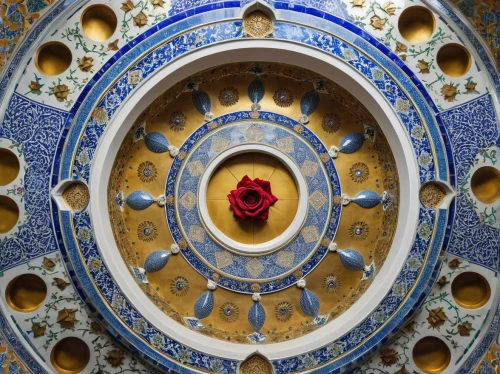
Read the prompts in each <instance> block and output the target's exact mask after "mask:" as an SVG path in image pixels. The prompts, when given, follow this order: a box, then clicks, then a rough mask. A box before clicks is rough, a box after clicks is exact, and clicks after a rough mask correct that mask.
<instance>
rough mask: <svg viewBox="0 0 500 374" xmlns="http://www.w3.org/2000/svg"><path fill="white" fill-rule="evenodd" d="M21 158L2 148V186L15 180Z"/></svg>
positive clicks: (0, 180)
mask: <svg viewBox="0 0 500 374" xmlns="http://www.w3.org/2000/svg"><path fill="white" fill-rule="evenodd" d="M19 169H20V165H19V159H18V158H17V156H16V155H15V154H14V153H13V152H11V151H10V150H8V149H5V148H1V149H0V186H5V185H7V184H9V183H11V182H13V181H14V180H15V179H16V177H17V175H18V174H19Z"/></svg>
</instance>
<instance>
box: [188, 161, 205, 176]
mask: <svg viewBox="0 0 500 374" xmlns="http://www.w3.org/2000/svg"><path fill="white" fill-rule="evenodd" d="M187 168H188V170H189V174H191V176H192V177H197V176H199V175H201V174H203V170H205V168H204V167H203V164H202V163H201V161H200V160H196V161H193V162H190V163H189V164H188V165H187Z"/></svg>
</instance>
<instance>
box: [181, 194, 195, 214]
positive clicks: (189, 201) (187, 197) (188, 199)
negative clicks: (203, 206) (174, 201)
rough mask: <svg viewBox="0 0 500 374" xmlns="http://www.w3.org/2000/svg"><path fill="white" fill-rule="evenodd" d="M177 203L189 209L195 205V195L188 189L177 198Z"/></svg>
mask: <svg viewBox="0 0 500 374" xmlns="http://www.w3.org/2000/svg"><path fill="white" fill-rule="evenodd" d="M179 203H181V204H182V206H183V207H184V208H186V209H187V210H191V209H193V207H194V206H195V205H196V195H195V194H194V193H193V192H192V191H188V192H186V193H185V194H184V196H182V197H181V198H180V199H179Z"/></svg>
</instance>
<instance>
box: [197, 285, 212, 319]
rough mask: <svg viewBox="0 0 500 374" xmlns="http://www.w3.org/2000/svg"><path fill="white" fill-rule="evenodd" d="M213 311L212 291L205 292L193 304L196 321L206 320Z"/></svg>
mask: <svg viewBox="0 0 500 374" xmlns="http://www.w3.org/2000/svg"><path fill="white" fill-rule="evenodd" d="M213 309H214V295H213V293H212V291H207V292H205V293H204V294H203V295H201V296H200V297H198V299H197V300H196V302H195V303H194V315H195V317H196V318H198V319H203V318H207V317H208V316H209V315H210V314H212V310H213Z"/></svg>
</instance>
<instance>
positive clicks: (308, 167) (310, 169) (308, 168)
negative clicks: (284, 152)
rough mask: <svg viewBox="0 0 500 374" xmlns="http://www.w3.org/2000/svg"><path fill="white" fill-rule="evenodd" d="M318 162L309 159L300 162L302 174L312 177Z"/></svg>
mask: <svg viewBox="0 0 500 374" xmlns="http://www.w3.org/2000/svg"><path fill="white" fill-rule="evenodd" d="M318 168H319V164H318V163H316V162H312V161H309V160H306V161H304V163H303V164H302V174H304V175H305V176H306V177H314V176H315V175H316V172H317V171H318Z"/></svg>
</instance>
